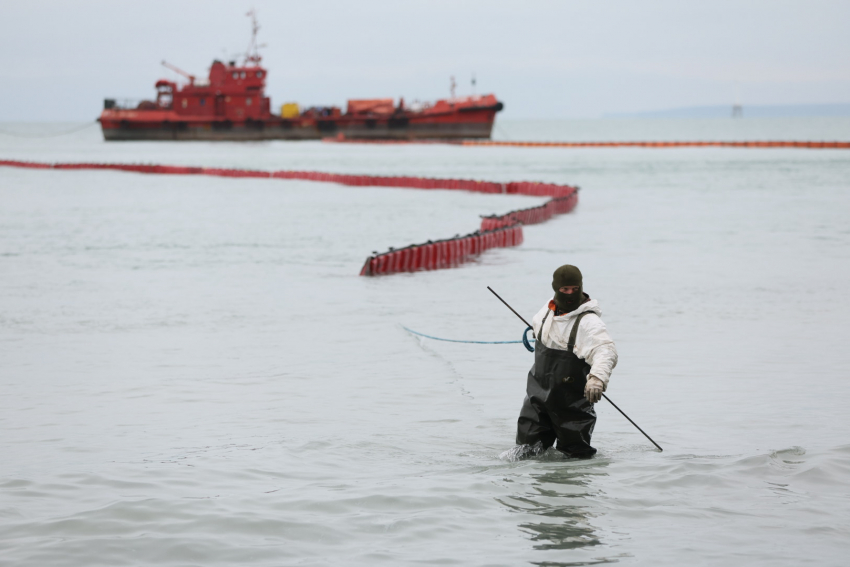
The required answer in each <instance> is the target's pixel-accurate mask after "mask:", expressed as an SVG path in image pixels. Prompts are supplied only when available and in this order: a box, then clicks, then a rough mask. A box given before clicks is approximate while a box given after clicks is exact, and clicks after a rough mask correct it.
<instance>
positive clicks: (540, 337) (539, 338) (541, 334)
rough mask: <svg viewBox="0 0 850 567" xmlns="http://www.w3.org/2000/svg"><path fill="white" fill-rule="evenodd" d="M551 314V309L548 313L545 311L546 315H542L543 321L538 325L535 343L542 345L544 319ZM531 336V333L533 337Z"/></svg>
mask: <svg viewBox="0 0 850 567" xmlns="http://www.w3.org/2000/svg"><path fill="white" fill-rule="evenodd" d="M551 312H552V310H551V309H550V310H549V311H547V312H546V315H544V316H543V321H541V323H540V332H539V333H537V341H538V342H539V343H540V344H543V339H542V337H543V326H544V325H545V324H546V319H548V318H549V314H550V313H551ZM533 334H534V333H532V335H533Z"/></svg>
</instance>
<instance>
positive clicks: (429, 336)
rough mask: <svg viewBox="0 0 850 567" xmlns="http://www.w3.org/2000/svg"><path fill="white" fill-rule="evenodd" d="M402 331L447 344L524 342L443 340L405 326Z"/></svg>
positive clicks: (513, 342)
mask: <svg viewBox="0 0 850 567" xmlns="http://www.w3.org/2000/svg"><path fill="white" fill-rule="evenodd" d="M401 328H402V329H404V330H405V331H407V332H408V333H412V334H414V335H419V336H420V337H425V338H426V339H433V340H435V341H445V342H447V343H472V344H476V345H509V344H515V343H521V342H522V341H460V340H457V339H441V338H440V337H432V336H431V335H426V334H425V333H419V332H417V331H414V330H413V329H408V328H407V327H405V326H404V325H402V326H401Z"/></svg>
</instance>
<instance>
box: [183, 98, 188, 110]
mask: <svg viewBox="0 0 850 567" xmlns="http://www.w3.org/2000/svg"><path fill="white" fill-rule="evenodd" d="M182 105H183V108H186V107H187V106H189V101H188V100H187V99H185V98H184V99H183V103H182Z"/></svg>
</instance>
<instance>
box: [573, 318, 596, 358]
mask: <svg viewBox="0 0 850 567" xmlns="http://www.w3.org/2000/svg"><path fill="white" fill-rule="evenodd" d="M585 315H596V313H594V312H593V311H585V312H584V313H579V314H578V317H576V322H575V323H574V324H573V330H572V331H570V340H569V342H568V343H567V350H568V351H570V352H573V348H575V346H576V336H577V335H578V326H579V323H581V320H582V318H583V317H584V316H585Z"/></svg>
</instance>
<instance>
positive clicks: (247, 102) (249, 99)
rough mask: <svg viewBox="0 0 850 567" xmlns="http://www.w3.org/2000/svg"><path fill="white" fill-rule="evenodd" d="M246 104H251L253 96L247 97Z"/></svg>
mask: <svg viewBox="0 0 850 567" xmlns="http://www.w3.org/2000/svg"><path fill="white" fill-rule="evenodd" d="M245 105H246V106H251V97H248V98H246V99H245Z"/></svg>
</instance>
